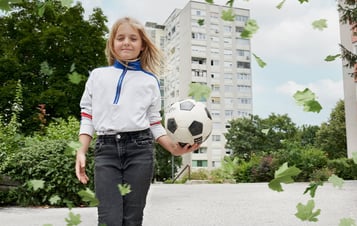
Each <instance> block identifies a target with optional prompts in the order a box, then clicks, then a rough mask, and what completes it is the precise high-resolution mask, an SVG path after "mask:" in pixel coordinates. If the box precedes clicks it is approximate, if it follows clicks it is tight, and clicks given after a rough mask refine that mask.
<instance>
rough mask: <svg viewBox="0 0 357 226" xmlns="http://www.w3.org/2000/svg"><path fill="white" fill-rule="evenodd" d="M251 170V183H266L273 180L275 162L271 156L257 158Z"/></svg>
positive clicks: (275, 167)
mask: <svg viewBox="0 0 357 226" xmlns="http://www.w3.org/2000/svg"><path fill="white" fill-rule="evenodd" d="M256 159H257V160H256V161H255V162H253V165H252V168H251V179H250V181H251V182H268V181H270V180H272V179H273V178H274V172H275V170H276V169H277V161H276V160H275V159H274V157H273V156H272V155H267V156H257V157H256Z"/></svg>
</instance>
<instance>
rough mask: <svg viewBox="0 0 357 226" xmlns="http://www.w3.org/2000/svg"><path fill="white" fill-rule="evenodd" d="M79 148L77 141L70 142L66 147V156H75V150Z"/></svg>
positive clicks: (79, 144)
mask: <svg viewBox="0 0 357 226" xmlns="http://www.w3.org/2000/svg"><path fill="white" fill-rule="evenodd" d="M80 147H81V143H80V142H79V141H70V142H69V143H68V145H67V148H66V151H65V154H66V155H67V156H75V155H76V153H77V150H78V149H79V148H80Z"/></svg>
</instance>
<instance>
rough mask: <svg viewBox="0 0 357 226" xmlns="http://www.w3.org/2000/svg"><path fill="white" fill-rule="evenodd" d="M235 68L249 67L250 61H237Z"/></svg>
mask: <svg viewBox="0 0 357 226" xmlns="http://www.w3.org/2000/svg"><path fill="white" fill-rule="evenodd" d="M237 68H244V69H250V63H249V62H242V61H237Z"/></svg>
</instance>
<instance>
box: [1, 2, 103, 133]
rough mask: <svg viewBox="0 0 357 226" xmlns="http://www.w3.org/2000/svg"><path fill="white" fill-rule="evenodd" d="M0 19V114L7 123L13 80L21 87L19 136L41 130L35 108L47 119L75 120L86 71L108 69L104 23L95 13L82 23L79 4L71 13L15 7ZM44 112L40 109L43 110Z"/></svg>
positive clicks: (54, 6) (56, 7)
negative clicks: (73, 116) (21, 132)
mask: <svg viewBox="0 0 357 226" xmlns="http://www.w3.org/2000/svg"><path fill="white" fill-rule="evenodd" d="M10 6H11V10H10V12H9V13H8V14H5V15H4V16H1V17H0V24H1V25H2V26H1V27H0V83H1V84H3V85H2V86H1V87H0V92H1V94H2V95H1V97H0V110H1V111H2V112H4V113H5V116H4V120H5V121H9V116H10V112H11V105H12V102H11V101H9V100H12V99H13V97H14V96H15V87H16V82H17V80H19V79H21V81H22V86H23V107H24V108H23V111H22V112H21V115H20V122H22V125H23V127H22V131H24V132H26V133H29V132H31V131H34V130H37V129H38V128H39V126H40V124H41V122H40V119H39V118H38V109H37V107H38V105H40V104H42V106H45V110H46V117H48V119H49V120H47V122H49V121H51V119H53V118H68V116H70V115H76V116H77V117H79V112H80V109H79V104H78V103H79V100H80V97H81V95H82V92H83V89H84V82H85V80H86V76H88V71H89V70H92V69H93V68H95V67H97V66H103V65H105V64H106V63H105V62H106V60H105V54H104V51H103V50H104V48H105V37H104V36H105V34H106V33H107V28H106V26H105V22H106V17H105V16H104V15H103V13H102V11H101V10H100V9H94V11H93V13H92V15H90V17H89V19H88V20H85V19H84V18H83V14H84V9H83V7H82V6H81V4H80V3H77V4H76V5H74V6H73V7H69V8H68V7H66V6H63V5H62V4H61V3H60V2H58V1H43V0H34V1H19V3H17V4H11V5H10ZM42 110H43V109H42Z"/></svg>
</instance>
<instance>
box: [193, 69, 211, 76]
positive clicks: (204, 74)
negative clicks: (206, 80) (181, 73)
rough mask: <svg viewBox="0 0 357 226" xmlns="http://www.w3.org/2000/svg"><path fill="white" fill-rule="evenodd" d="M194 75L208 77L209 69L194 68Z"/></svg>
mask: <svg viewBox="0 0 357 226" xmlns="http://www.w3.org/2000/svg"><path fill="white" fill-rule="evenodd" d="M192 76H194V77H206V76H207V71H205V70H199V69H193V70H192Z"/></svg>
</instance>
